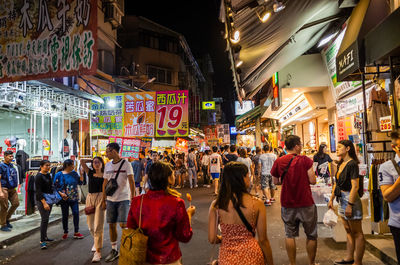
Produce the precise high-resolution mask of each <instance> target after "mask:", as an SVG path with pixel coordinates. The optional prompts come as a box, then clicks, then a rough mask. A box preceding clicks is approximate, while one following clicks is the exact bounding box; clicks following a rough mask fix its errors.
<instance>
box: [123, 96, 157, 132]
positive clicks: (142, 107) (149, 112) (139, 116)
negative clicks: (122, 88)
mask: <svg viewBox="0 0 400 265" xmlns="http://www.w3.org/2000/svg"><path fill="white" fill-rule="evenodd" d="M155 100H156V92H140V93H125V103H124V104H125V114H124V122H125V123H124V136H125V137H153V136H154V123H155V119H156V118H155V109H156V101H155Z"/></svg>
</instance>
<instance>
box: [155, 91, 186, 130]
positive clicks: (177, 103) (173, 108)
mask: <svg viewBox="0 0 400 265" xmlns="http://www.w3.org/2000/svg"><path fill="white" fill-rule="evenodd" d="M156 97H157V108H156V136H157V137H174V136H187V135H188V134H189V111H188V108H189V104H188V101H189V92H188V91H187V90H177V91H162V92H157V95H156Z"/></svg>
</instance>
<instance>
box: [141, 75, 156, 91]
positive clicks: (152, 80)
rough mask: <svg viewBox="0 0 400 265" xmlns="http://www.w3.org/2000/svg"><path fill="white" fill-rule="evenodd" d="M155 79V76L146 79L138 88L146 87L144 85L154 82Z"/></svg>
mask: <svg viewBox="0 0 400 265" xmlns="http://www.w3.org/2000/svg"><path fill="white" fill-rule="evenodd" d="M155 80H156V78H155V77H153V78H151V79H149V80H147V81H146V82H145V83H144V84H143V85H141V86H140V87H139V88H138V89H141V88H142V87H144V86H145V85H147V84H150V83H153V82H154V81H155Z"/></svg>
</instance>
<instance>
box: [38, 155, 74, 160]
mask: <svg viewBox="0 0 400 265" xmlns="http://www.w3.org/2000/svg"><path fill="white" fill-rule="evenodd" d="M71 158H72V156H71ZM43 160H49V156H43Z"/></svg>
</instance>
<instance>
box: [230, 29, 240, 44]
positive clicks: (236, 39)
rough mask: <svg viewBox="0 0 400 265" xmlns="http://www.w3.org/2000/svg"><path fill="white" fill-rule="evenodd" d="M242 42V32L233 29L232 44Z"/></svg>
mask: <svg viewBox="0 0 400 265" xmlns="http://www.w3.org/2000/svg"><path fill="white" fill-rule="evenodd" d="M239 41H240V31H239V30H235V29H234V28H232V36H231V42H232V43H238V42H239Z"/></svg>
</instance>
